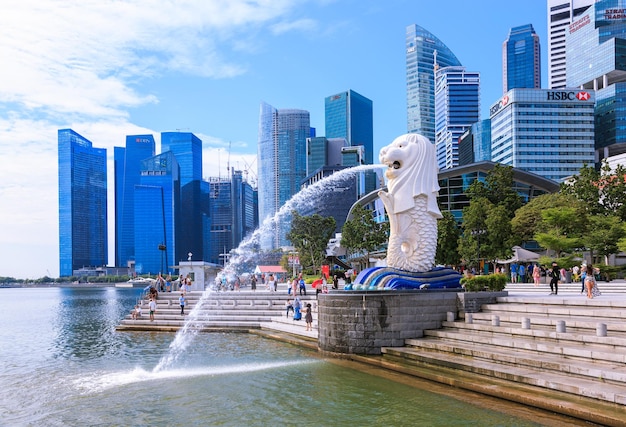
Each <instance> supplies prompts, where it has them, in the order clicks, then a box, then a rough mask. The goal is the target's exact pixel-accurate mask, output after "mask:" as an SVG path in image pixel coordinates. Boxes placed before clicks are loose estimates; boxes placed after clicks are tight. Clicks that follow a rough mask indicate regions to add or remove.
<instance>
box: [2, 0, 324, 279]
mask: <svg viewBox="0 0 626 427" xmlns="http://www.w3.org/2000/svg"><path fill="white" fill-rule="evenodd" d="M301 3H302V2H301V1H297V0H296V1H294V0H256V1H254V0H212V1H211V0H198V1H191V0H188V1H166V0H158V1H157V0H135V1H124V2H102V1H98V0H73V1H72V0H22V1H20V2H11V4H10V5H9V4H7V3H6V2H5V3H3V4H2V5H1V6H0V58H3V59H5V60H4V61H3V64H2V67H0V114H1V115H0V151H1V152H2V153H3V166H2V169H0V200H2V205H3V208H2V209H1V210H0V227H1V229H0V257H1V258H2V268H0V275H13V276H15V277H30V278H34V277H41V276H43V275H46V274H47V275H52V276H56V275H58V168H57V164H58V159H57V130H58V129H60V128H72V129H74V130H75V131H76V132H78V133H79V134H81V135H83V136H84V137H86V138H87V139H89V140H90V141H92V142H93V144H94V146H95V147H102V148H107V150H108V151H107V155H108V166H109V167H108V174H109V176H108V187H109V198H110V201H109V210H110V212H109V218H112V215H111V214H112V209H113V202H112V200H113V197H112V195H113V176H112V174H113V173H112V170H113V169H112V158H113V146H116V145H117V146H122V145H123V142H124V140H125V136H126V135H132V134H140V133H151V134H154V135H155V138H156V139H157V140H158V138H159V135H160V134H159V132H161V129H158V130H153V129H146V128H144V127H141V126H137V125H135V124H133V123H130V122H129V121H128V120H129V117H130V116H129V112H128V111H129V109H131V108H136V107H140V106H143V105H147V104H154V103H158V102H159V100H158V99H157V97H156V96H155V95H154V94H152V93H142V92H141V90H140V89H138V88H139V87H140V84H143V85H144V86H143V87H146V86H147V85H145V83H146V81H149V79H152V78H157V77H160V76H162V75H164V74H166V73H172V72H174V73H182V74H188V75H194V76H200V77H209V78H228V77H233V76H236V75H239V74H241V73H244V72H245V67H244V66H242V65H240V64H238V63H235V62H231V61H230V60H228V59H226V58H228V57H229V55H228V53H229V49H230V50H233V49H237V48H238V46H240V40H241V39H249V38H251V37H254V35H253V34H254V33H255V32H257V31H262V28H263V26H264V25H266V24H268V23H272V22H274V21H278V20H283V19H284V15H285V14H287V13H288V12H289V11H290V10H291V9H293V8H294V7H295V5H297V4H301ZM303 23H306V24H307V25H311V23H310V22H300V24H303ZM282 28H284V29H286V28H287V27H286V26H284V24H283V27H282ZM198 136H199V137H200V138H201V139H203V140H204V145H205V147H206V148H205V151H204V153H205V154H204V159H205V165H204V170H205V176H217V175H219V174H222V172H223V175H222V176H225V174H226V164H227V162H228V157H227V153H228V151H227V148H228V146H229V145H230V146H231V147H232V148H233V149H232V150H231V153H230V164H231V165H232V166H234V167H236V168H238V169H242V170H249V171H250V172H249V173H250V176H251V177H252V173H253V172H252V171H253V169H254V176H256V161H255V154H241V150H242V149H244V150H245V149H249V147H246V144H244V143H239V142H235V143H232V144H226V142H224V141H223V140H219V139H217V138H212V137H210V136H206V135H204V136H202V135H198ZM158 145H159V144H157V149H158ZM220 147H221V148H220ZM218 150H219V151H218ZM254 151H256V150H254ZM211 171H217V173H215V174H212V173H211ZM112 230H113V221H112V220H111V219H110V220H109V233H110V244H109V246H111V247H112V246H113V244H112V241H111V236H113V235H114V234H113V232H112ZM28 248H30V249H28ZM25 253H27V255H25ZM109 253H110V254H111V253H112V249H111V248H110V250H109ZM112 262H113V258H111V257H110V263H112Z"/></svg>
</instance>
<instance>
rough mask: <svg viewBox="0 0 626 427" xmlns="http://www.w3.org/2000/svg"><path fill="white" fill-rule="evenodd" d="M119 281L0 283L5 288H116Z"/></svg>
mask: <svg viewBox="0 0 626 427" xmlns="http://www.w3.org/2000/svg"><path fill="white" fill-rule="evenodd" d="M116 284H117V283H71V282H64V283H0V289H3V288H7V289H8V288H114V287H115V285H116Z"/></svg>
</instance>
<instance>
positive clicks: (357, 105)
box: [324, 90, 374, 165]
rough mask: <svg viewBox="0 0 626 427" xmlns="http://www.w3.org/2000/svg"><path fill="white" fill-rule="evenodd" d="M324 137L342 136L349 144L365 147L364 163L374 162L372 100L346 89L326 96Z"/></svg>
mask: <svg viewBox="0 0 626 427" xmlns="http://www.w3.org/2000/svg"><path fill="white" fill-rule="evenodd" d="M324 106H325V115H324V118H325V125H326V138H328V139H330V138H344V139H346V140H347V141H348V144H349V145H351V146H357V145H362V146H363V147H364V148H365V164H367V165H371V164H373V163H374V111H373V108H372V101H371V100H369V99H368V98H366V97H364V96H363V95H360V94H358V93H356V92H355V91H353V90H347V91H345V92H341V93H338V94H335V95H331V96H328V97H326V99H325V100H324Z"/></svg>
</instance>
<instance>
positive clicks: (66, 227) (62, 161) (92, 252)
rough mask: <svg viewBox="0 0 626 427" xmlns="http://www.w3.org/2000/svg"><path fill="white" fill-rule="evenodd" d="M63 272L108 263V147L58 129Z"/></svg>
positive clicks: (67, 272)
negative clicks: (99, 145)
mask: <svg viewBox="0 0 626 427" xmlns="http://www.w3.org/2000/svg"><path fill="white" fill-rule="evenodd" d="M58 158H59V267H60V268H59V275H60V276H61V277H68V276H72V273H73V271H74V270H78V269H80V268H82V267H102V266H106V265H107V257H108V246H107V167H106V149H104V148H94V147H93V146H92V144H91V142H90V141H89V140H87V139H86V138H84V137H82V136H81V135H79V134H78V133H76V132H74V131H73V130H72V129H59V130H58Z"/></svg>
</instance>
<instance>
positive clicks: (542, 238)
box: [535, 207, 587, 257]
mask: <svg viewBox="0 0 626 427" xmlns="http://www.w3.org/2000/svg"><path fill="white" fill-rule="evenodd" d="M541 218H542V224H543V230H544V231H541V232H538V233H536V234H535V240H536V241H537V242H538V243H539V244H540V245H541V246H543V247H544V248H546V249H548V250H553V251H554V252H555V254H556V256H557V257H560V256H561V255H562V253H563V252H571V251H573V250H575V249H579V248H580V247H581V245H582V242H581V239H580V237H581V236H582V235H583V233H584V232H585V229H586V222H587V218H586V215H583V217H582V218H581V216H580V212H579V211H578V210H577V209H576V208H575V207H559V208H550V209H546V210H544V211H542V212H541Z"/></svg>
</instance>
